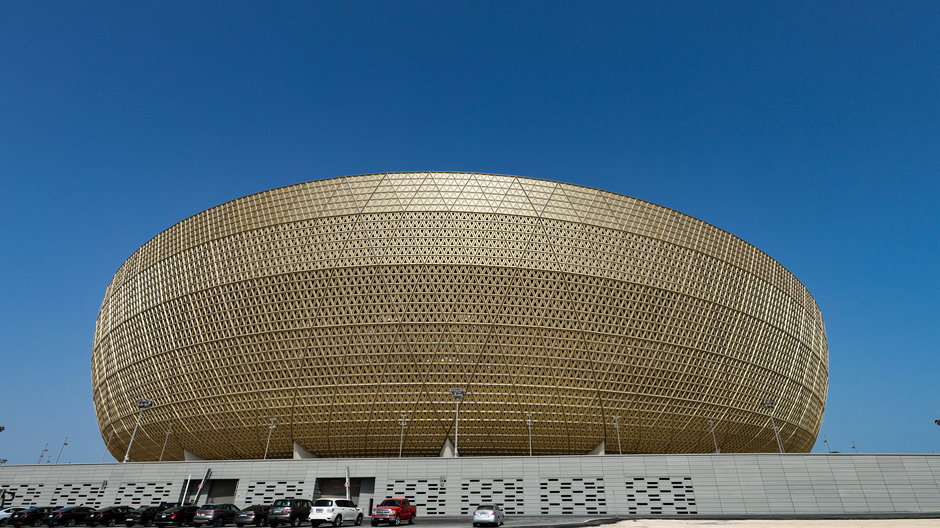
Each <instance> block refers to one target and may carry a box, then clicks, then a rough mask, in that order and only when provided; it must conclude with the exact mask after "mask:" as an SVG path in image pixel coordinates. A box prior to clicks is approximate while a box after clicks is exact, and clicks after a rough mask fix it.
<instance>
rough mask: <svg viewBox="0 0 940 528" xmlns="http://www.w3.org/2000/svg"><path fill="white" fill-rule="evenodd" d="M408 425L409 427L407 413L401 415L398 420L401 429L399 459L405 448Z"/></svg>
mask: <svg viewBox="0 0 940 528" xmlns="http://www.w3.org/2000/svg"><path fill="white" fill-rule="evenodd" d="M406 425H408V419H407V418H406V417H405V413H401V417H400V418H399V419H398V426H399V427H401V435H399V437H398V458H401V450H402V448H404V447H405V426H406Z"/></svg>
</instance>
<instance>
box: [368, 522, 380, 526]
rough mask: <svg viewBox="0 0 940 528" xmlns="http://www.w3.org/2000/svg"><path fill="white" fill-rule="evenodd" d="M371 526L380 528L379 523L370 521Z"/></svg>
mask: <svg viewBox="0 0 940 528" xmlns="http://www.w3.org/2000/svg"><path fill="white" fill-rule="evenodd" d="M369 524H371V525H372V526H378V525H379V521H369Z"/></svg>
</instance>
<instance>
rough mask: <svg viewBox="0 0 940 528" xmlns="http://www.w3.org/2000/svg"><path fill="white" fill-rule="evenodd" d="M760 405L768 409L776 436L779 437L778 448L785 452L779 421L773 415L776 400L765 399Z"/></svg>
mask: <svg viewBox="0 0 940 528" xmlns="http://www.w3.org/2000/svg"><path fill="white" fill-rule="evenodd" d="M760 406H761V407H763V408H764V409H767V411H768V412H767V416H769V417H770V425H771V426H772V427H773V429H774V438H776V439H777V449H779V450H780V452H781V453H784V450H783V441H782V440H781V439H780V428H778V427H777V421H776V420H774V415H773V410H774V407H775V405H774V402H772V401H770V400H764V401H762V402H761V404H760Z"/></svg>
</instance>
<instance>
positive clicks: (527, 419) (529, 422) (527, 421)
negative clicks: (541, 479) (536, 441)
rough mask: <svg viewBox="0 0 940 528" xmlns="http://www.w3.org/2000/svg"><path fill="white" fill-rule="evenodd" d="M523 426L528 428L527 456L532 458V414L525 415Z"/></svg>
mask: <svg viewBox="0 0 940 528" xmlns="http://www.w3.org/2000/svg"><path fill="white" fill-rule="evenodd" d="M525 424H526V425H527V426H528V427H529V456H532V413H530V412H527V413H525Z"/></svg>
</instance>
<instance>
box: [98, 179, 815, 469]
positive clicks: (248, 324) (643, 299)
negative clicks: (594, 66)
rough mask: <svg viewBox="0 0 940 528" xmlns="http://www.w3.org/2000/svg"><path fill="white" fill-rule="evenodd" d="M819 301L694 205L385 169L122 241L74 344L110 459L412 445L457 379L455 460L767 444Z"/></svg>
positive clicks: (797, 429)
mask: <svg viewBox="0 0 940 528" xmlns="http://www.w3.org/2000/svg"><path fill="white" fill-rule="evenodd" d="M827 354H828V351H827V345H826V337H825V330H824V327H823V320H822V316H821V314H820V312H819V308H818V307H817V306H816V303H815V302H814V301H813V299H812V297H811V296H810V294H809V293H808V292H807V290H806V288H805V287H803V285H802V284H800V283H799V281H798V280H796V278H795V277H793V275H792V274H790V273H789V272H788V271H787V270H786V269H784V268H783V267H782V266H780V264H778V263H777V262H776V261H774V260H773V259H771V258H770V257H769V256H767V255H766V254H764V253H762V252H760V251H759V250H757V249H756V248H754V247H753V246H751V245H749V244H747V243H745V242H743V241H741V240H740V239H738V238H736V237H734V236H732V235H730V234H728V233H726V232H724V231H722V230H720V229H717V228H715V227H713V226H711V225H709V224H706V223H705V222H702V221H699V220H696V219H694V218H690V217H688V216H686V215H683V214H681V213H678V212H676V211H672V210H669V209H666V208H663V207H660V206H657V205H654V204H650V203H647V202H643V201H641V200H637V199H634V198H630V197H626V196H621V195H617V194H613V193H609V192H605V191H599V190H595V189H589V188H585V187H578V186H574V185H569V184H564V183H558V182H551V181H545V180H535V179H528V178H520V177H513V176H497V175H489V174H456V173H398V174H372V175H364V176H349V177H344V178H335V179H330V180H322V181H314V182H308V183H303V184H299V185H293V186H290V187H284V188H280V189H273V190H270V191H266V192H262V193H259V194H256V195H252V196H247V197H244V198H240V199H237V200H234V201H232V202H228V203H226V204H222V205H220V206H218V207H215V208H212V209H209V210H207V211H203V212H202V213H199V214H197V215H195V216H193V217H191V218H188V219H186V220H184V221H182V222H180V223H179V224H177V225H175V226H173V227H171V228H170V229H167V230H166V231H164V232H162V233H160V234H159V235H157V236H156V237H154V238H153V239H152V240H150V241H149V242H147V243H146V244H145V245H144V246H143V247H141V248H140V249H139V250H138V251H137V252H135V253H134V255H132V256H131V257H130V258H129V259H128V260H127V262H125V263H124V265H123V266H122V267H121V268H120V269H119V270H118V272H117V273H116V274H115V276H114V279H113V280H112V282H111V284H110V285H109V286H108V288H107V291H106V293H105V298H104V301H103V303H102V307H101V312H100V314H99V316H98V321H97V325H96V331H95V342H94V350H93V354H92V381H93V391H94V401H95V406H96V410H97V415H98V421H99V425H100V427H101V431H102V436H103V437H104V439H105V440H106V441H107V443H108V446H109V449H110V450H111V452H112V453H113V454H114V455H115V456H116V457H122V456H123V454H124V450H125V449H126V448H127V443H128V441H129V438H130V435H131V431H132V430H133V427H134V423H135V420H136V418H137V416H136V414H135V412H136V408H135V406H134V402H135V400H136V398H139V397H147V398H152V399H154V400H155V401H156V405H155V406H154V407H153V408H152V409H150V410H147V411H145V413H144V415H143V416H142V426H141V429H140V431H139V432H138V435H137V438H136V439H135V442H134V446H133V452H132V454H131V457H132V458H133V459H135V460H156V459H157V458H158V457H159V455H160V451H161V449H162V448H163V443H164V440H165V438H166V437H165V434H164V432H165V431H166V429H167V426H168V425H169V424H170V423H172V424H173V435H172V437H171V438H170V441H169V443H168V445H167V449H166V454H165V455H164V459H165V460H171V459H177V460H178V459H181V458H182V456H183V449H184V448H185V449H186V450H188V451H190V452H192V453H194V454H196V455H198V456H201V457H204V458H209V459H238V458H260V457H261V456H262V454H263V452H264V450H265V445H266V443H267V435H268V431H269V429H268V425H269V424H270V422H271V420H272V419H273V420H274V421H275V422H276V424H277V427H276V428H275V429H274V430H273V431H272V437H271V443H270V450H269V456H272V457H289V456H291V452H292V446H293V442H294V441H296V442H298V443H299V444H301V445H302V446H304V447H305V448H306V449H307V450H309V451H311V452H313V453H315V454H317V455H319V456H338V457H343V456H395V455H397V453H398V448H399V441H400V438H401V436H400V434H401V432H402V431H401V428H400V427H399V424H398V422H399V419H400V416H401V415H402V414H405V415H406V416H407V420H408V422H407V426H406V427H405V431H404V446H403V451H404V453H405V455H406V456H431V455H436V454H437V453H438V451H439V450H440V448H441V446H442V445H443V443H444V441H445V438H447V437H451V438H452V437H453V433H454V414H455V413H454V411H455V402H454V400H453V398H452V397H451V395H450V389H451V388H452V387H464V388H466V389H467V395H466V397H465V398H464V400H463V402H462V404H461V407H460V434H459V448H460V452H461V454H462V455H464V456H473V455H496V454H500V455H511V454H527V453H528V426H527V424H526V413H531V415H532V419H533V420H534V423H533V425H532V443H533V449H534V452H535V453H536V454H560V453H586V452H588V451H590V450H591V449H593V448H594V447H595V446H596V445H597V444H599V443H600V442H601V441H606V445H607V450H608V452H616V451H617V449H618V447H617V446H618V428H619V442H620V448H621V449H622V450H623V452H625V453H628V452H629V453H683V452H710V451H711V450H712V449H713V447H712V439H711V436H710V433H709V431H708V427H709V425H708V424H709V421H713V422H714V423H715V428H716V437H717V440H718V442H719V444H720V445H721V448H722V450H723V451H725V452H761V451H774V450H776V443H775V441H774V436H773V432H772V431H771V430H770V426H769V418H768V415H767V414H766V412H767V411H766V410H764V409H761V408H760V405H759V404H760V402H761V401H763V400H773V401H774V402H775V403H776V407H775V409H774V411H773V412H774V418H775V420H776V421H777V423H778V425H779V426H780V428H781V436H782V439H783V442H784V444H785V446H786V449H787V451H792V452H806V451H808V450H809V449H810V448H811V447H812V445H813V443H814V442H815V439H816V435H817V433H818V431H819V425H820V420H821V418H822V413H823V407H824V405H825V399H826V389H827V383H828V370H827V369H828V356H827Z"/></svg>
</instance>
